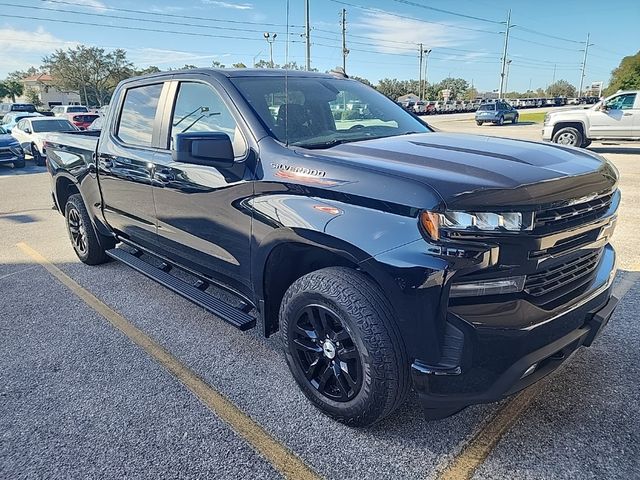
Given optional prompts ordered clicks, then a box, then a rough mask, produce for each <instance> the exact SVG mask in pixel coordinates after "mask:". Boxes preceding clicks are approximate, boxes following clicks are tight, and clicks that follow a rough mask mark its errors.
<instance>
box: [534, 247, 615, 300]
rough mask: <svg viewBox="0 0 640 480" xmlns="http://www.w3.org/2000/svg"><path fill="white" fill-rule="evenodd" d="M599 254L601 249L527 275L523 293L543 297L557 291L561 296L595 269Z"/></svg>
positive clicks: (580, 282)
mask: <svg viewBox="0 0 640 480" xmlns="http://www.w3.org/2000/svg"><path fill="white" fill-rule="evenodd" d="M601 253H602V249H599V250H596V251H592V252H589V253H587V254H584V255H581V256H580V257H577V258H574V259H572V260H569V261H567V262H565V263H561V264H559V265H554V266H553V267H551V268H549V269H547V270H544V271H542V272H538V273H534V274H532V275H527V281H526V283H525V285H524V291H525V293H527V294H529V295H531V296H533V297H543V296H546V295H548V294H550V293H553V292H556V291H557V292H558V294H559V295H562V294H563V293H564V292H565V291H566V290H569V289H572V288H574V287H577V286H579V285H582V284H583V283H584V282H585V281H586V280H587V279H588V278H589V277H590V275H591V273H593V271H594V270H595V269H596V266H597V265H598V261H599V260H600V254H601ZM563 287H566V288H563ZM554 297H555V295H554Z"/></svg>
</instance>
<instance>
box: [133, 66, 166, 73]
mask: <svg viewBox="0 0 640 480" xmlns="http://www.w3.org/2000/svg"><path fill="white" fill-rule="evenodd" d="M161 71H162V70H160V69H159V68H158V67H156V66H155V65H149V66H148V67H146V68H141V69H139V70H136V71H135V75H136V76H140V75H149V74H151V73H160V72H161Z"/></svg>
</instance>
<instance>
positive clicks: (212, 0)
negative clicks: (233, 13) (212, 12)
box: [202, 0, 253, 10]
mask: <svg viewBox="0 0 640 480" xmlns="http://www.w3.org/2000/svg"><path fill="white" fill-rule="evenodd" d="M202 3H206V4H207V5H215V6H216V7H221V8H232V9H234V10H252V9H253V5H252V4H250V3H231V2H223V1H219V0H202Z"/></svg>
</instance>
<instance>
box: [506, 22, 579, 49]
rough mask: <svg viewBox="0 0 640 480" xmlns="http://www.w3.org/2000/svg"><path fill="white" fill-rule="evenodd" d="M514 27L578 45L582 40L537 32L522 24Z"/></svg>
mask: <svg viewBox="0 0 640 480" xmlns="http://www.w3.org/2000/svg"><path fill="white" fill-rule="evenodd" d="M514 28H518V29H519V30H522V31H523V32H528V33H532V34H533V35H540V36H542V37H547V38H553V39H554V40H561V41H563V42H569V43H576V44H578V45H582V42H580V41H578V40H571V39H569V38H563V37H558V36H556V35H551V34H549V33H543V32H539V31H537V30H533V29H531V28H526V27H522V26H519V25H518V26H515V27H514Z"/></svg>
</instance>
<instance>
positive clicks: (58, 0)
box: [40, 0, 303, 28]
mask: <svg viewBox="0 0 640 480" xmlns="http://www.w3.org/2000/svg"><path fill="white" fill-rule="evenodd" d="M40 1H41V2H44V3H56V4H60V5H69V6H71V7H75V8H77V7H81V6H82V5H80V4H78V3H74V2H65V1H64V0H40ZM101 9H102V10H109V11H113V12H126V13H138V14H142V15H155V16H160V17H171V18H185V19H187V20H204V21H207V22H222V23H234V24H245V25H260V26H268V27H286V26H287V25H286V24H283V23H264V22H250V21H245V20H226V19H220V18H211V17H194V16H189V15H178V14H175V13H160V12H150V11H145V10H133V9H129V8H116V7H107V6H104V7H102V8H101ZM58 11H59V10H58ZM289 26H290V27H293V28H296V27H300V28H301V27H303V25H289Z"/></svg>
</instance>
